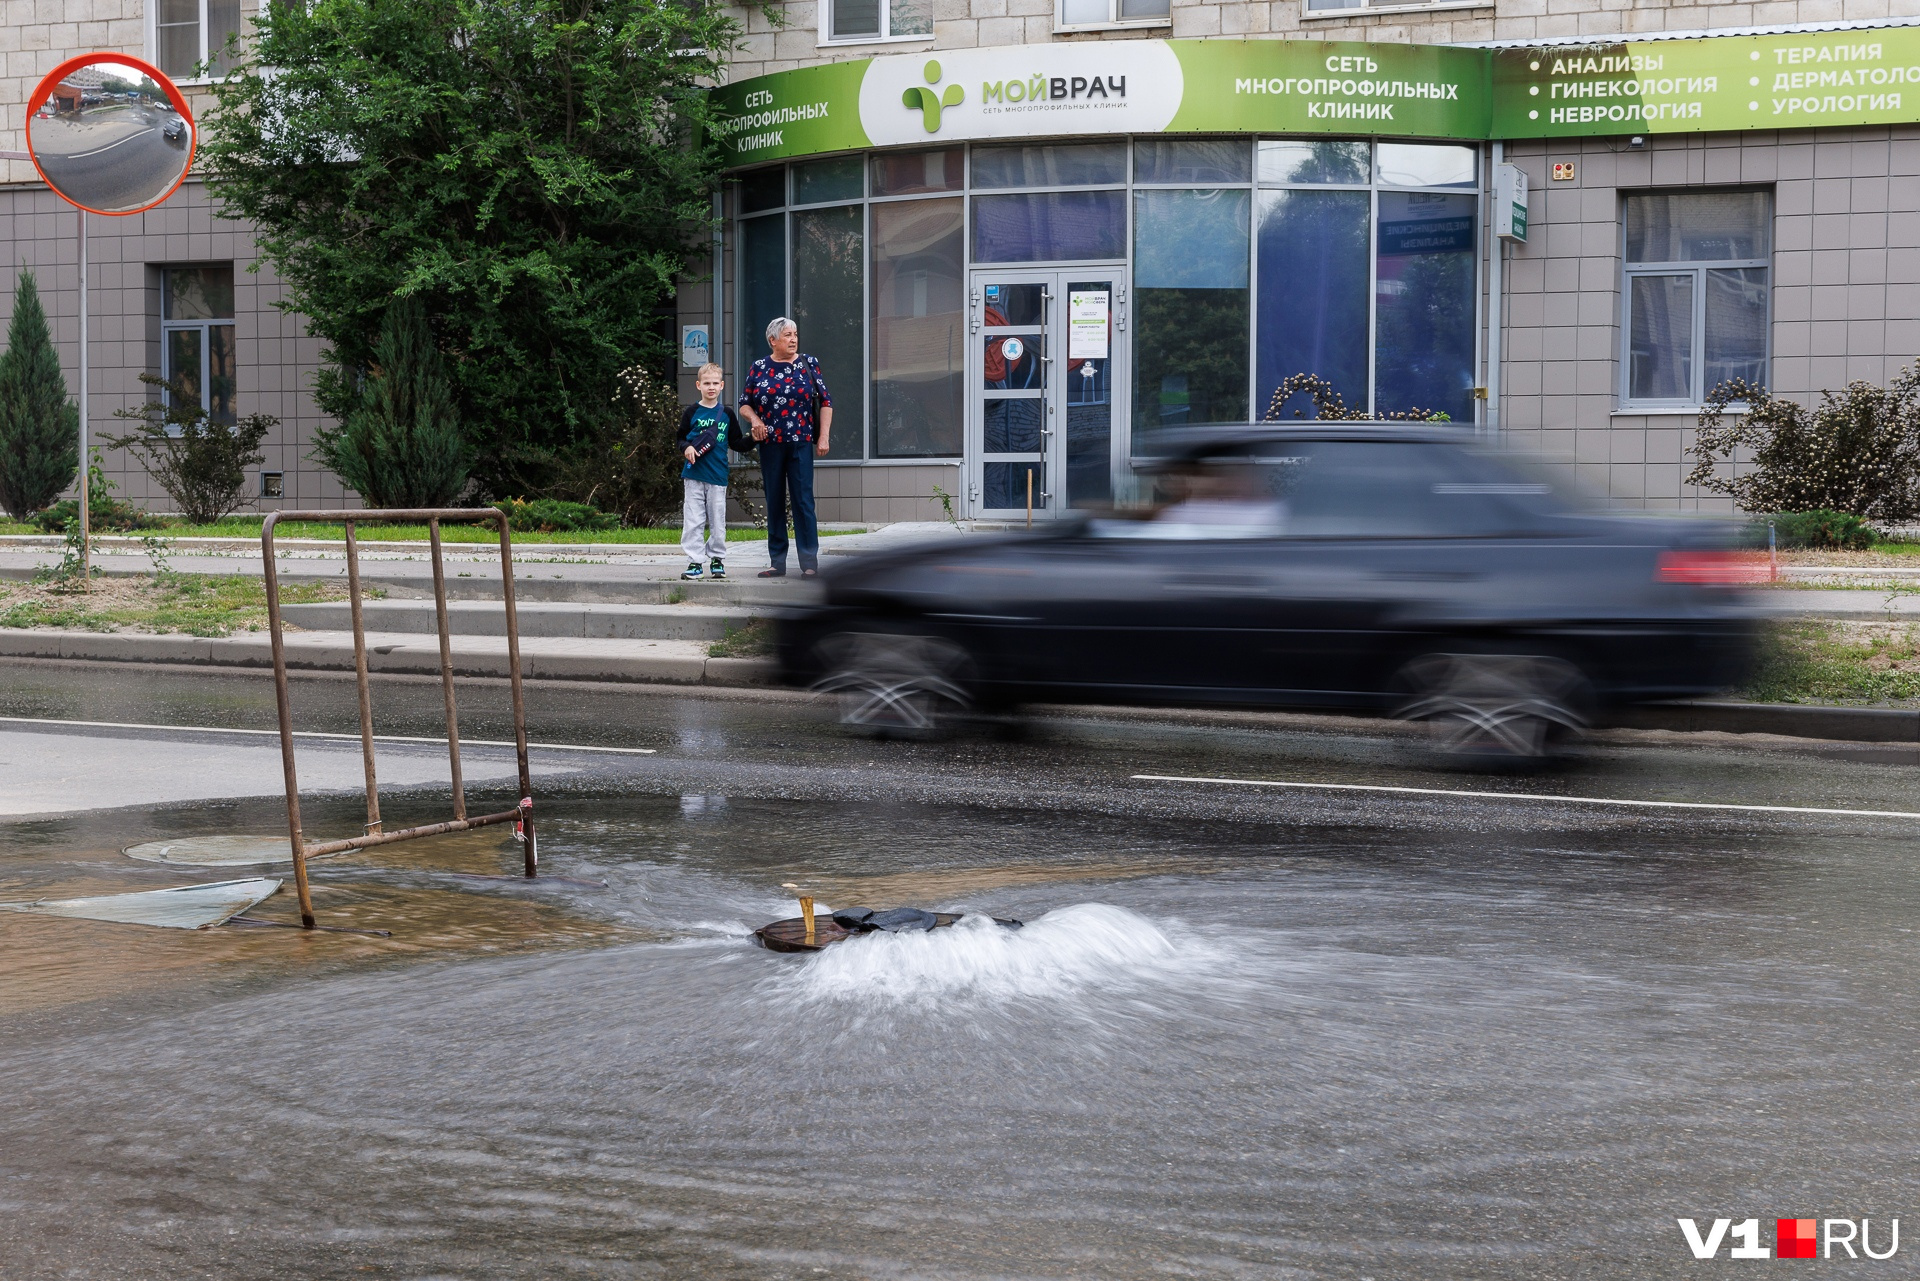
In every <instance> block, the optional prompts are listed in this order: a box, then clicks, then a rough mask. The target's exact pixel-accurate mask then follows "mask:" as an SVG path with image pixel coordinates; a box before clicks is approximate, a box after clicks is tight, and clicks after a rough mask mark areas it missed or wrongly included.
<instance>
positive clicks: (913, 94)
mask: <svg viewBox="0 0 1920 1281" xmlns="http://www.w3.org/2000/svg"><path fill="white" fill-rule="evenodd" d="M925 74H926V77H927V83H928V84H929V85H937V84H939V83H940V64H939V63H938V62H928V63H927V65H926V68H925ZM966 100H967V91H966V90H965V89H962V88H961V87H960V86H959V85H948V86H947V87H946V91H945V92H943V93H941V94H940V95H939V96H937V97H936V96H935V95H934V91H933V90H932V89H922V88H920V87H919V86H918V85H914V86H912V87H910V88H908V89H907V91H906V92H905V93H903V94H901V95H900V101H901V102H903V103H905V104H906V105H907V106H908V107H909V108H911V109H912V110H914V111H918V112H919V113H920V118H921V119H922V120H923V121H925V122H926V126H927V132H928V133H939V132H940V112H941V109H942V108H944V107H957V106H959V105H960V104H961V103H963V102H965V101H966Z"/></svg>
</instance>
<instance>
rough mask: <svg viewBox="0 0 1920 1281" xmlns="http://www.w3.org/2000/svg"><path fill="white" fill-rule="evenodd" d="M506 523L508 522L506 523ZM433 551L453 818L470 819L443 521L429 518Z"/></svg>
mask: <svg viewBox="0 0 1920 1281" xmlns="http://www.w3.org/2000/svg"><path fill="white" fill-rule="evenodd" d="M502 523H503V524H504V523H505V522H504V521H503V522H502ZM427 541H428V542H429V543H430V544H431V545H432V547H433V614H434V618H435V619H436V620H437V621H438V623H439V626H440V693H441V695H442V697H443V698H444V699H445V701H446V704H447V768H448V769H449V770H451V771H452V773H453V816H454V817H455V818H457V819H458V818H465V817H466V816H467V787H466V784H465V783H464V782H462V781H461V778H460V713H459V710H458V709H457V708H456V707H455V706H454V701H453V641H452V638H451V637H449V636H448V635H447V567H446V565H445V563H443V562H442V560H441V559H440V518H439V517H438V516H429V517H428V518H427Z"/></svg>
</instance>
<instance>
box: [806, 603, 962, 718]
mask: <svg viewBox="0 0 1920 1281" xmlns="http://www.w3.org/2000/svg"><path fill="white" fill-rule="evenodd" d="M818 658H819V667H818V670H819V671H820V672H821V673H822V675H821V677H820V679H819V680H817V681H815V682H814V684H813V689H814V692H815V693H818V694H823V695H826V696H828V697H830V698H832V699H834V700H835V702H836V703H837V704H838V706H839V719H840V723H841V724H842V725H846V726H848V727H850V728H854V729H859V730H864V731H867V732H869V733H876V734H882V735H901V736H923V735H927V734H931V733H934V732H935V731H937V730H939V729H940V728H942V727H943V725H945V724H947V723H948V722H950V721H951V720H952V718H953V717H954V716H956V715H958V714H961V713H964V712H966V711H968V710H969V709H971V708H972V707H973V704H974V696H973V685H974V668H973V663H972V660H971V659H970V658H969V657H968V655H967V651H966V650H965V649H964V648H963V647H961V646H960V645H958V644H956V643H955V642H953V641H951V640H948V639H946V638H945V637H943V636H935V635H931V634H928V633H924V632H916V631H911V630H905V629H887V630H881V629H876V630H872V631H845V632H836V633H834V634H833V635H831V636H828V637H827V638H826V639H825V640H823V641H821V642H820V647H819V652H818Z"/></svg>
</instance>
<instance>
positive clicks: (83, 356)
mask: <svg viewBox="0 0 1920 1281" xmlns="http://www.w3.org/2000/svg"><path fill="white" fill-rule="evenodd" d="M73 216H74V217H75V218H76V219H77V220H78V221H79V224H80V581H81V583H83V584H84V585H85V587H84V590H86V591H92V590H93V560H92V556H93V549H92V546H91V544H92V537H91V535H90V533H89V531H88V528H87V526H88V524H89V523H90V518H91V517H92V514H93V513H92V510H91V509H92V506H93V500H92V498H91V497H90V496H89V495H88V493H87V481H88V473H89V472H90V471H91V470H92V469H91V468H90V467H89V466H88V463H89V462H90V461H91V460H90V459H89V458H88V456H87V211H86V210H84V209H81V208H79V207H78V206H76V207H75V208H74V211H73Z"/></svg>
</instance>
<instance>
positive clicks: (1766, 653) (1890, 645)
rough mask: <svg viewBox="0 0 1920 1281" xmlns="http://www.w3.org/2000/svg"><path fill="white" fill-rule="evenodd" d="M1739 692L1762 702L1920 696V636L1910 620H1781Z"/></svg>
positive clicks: (1893, 700)
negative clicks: (1892, 621)
mask: <svg viewBox="0 0 1920 1281" xmlns="http://www.w3.org/2000/svg"><path fill="white" fill-rule="evenodd" d="M1739 692H1740V694H1741V696H1742V697H1745V698H1750V699H1752V700H1754V701H1755V702H1759V703H1837V704H1868V703H1879V704H1905V703H1912V702H1914V701H1916V700H1920V641H1917V640H1916V636H1915V630H1914V627H1913V626H1912V625H1908V624H1888V623H1873V624H1861V623H1844V622H1839V621H1836V620H1832V619H1817V618H1807V619H1794V620H1790V621H1780V622H1775V623H1772V624H1769V625H1768V627H1767V628H1766V630H1765V632H1764V633H1763V634H1762V638H1761V643H1760V654H1759V662H1758V664H1757V665H1756V668H1755V671H1754V676H1753V679H1752V680H1751V681H1750V682H1748V684H1747V686H1746V688H1745V689H1743V690H1741V691H1739Z"/></svg>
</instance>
